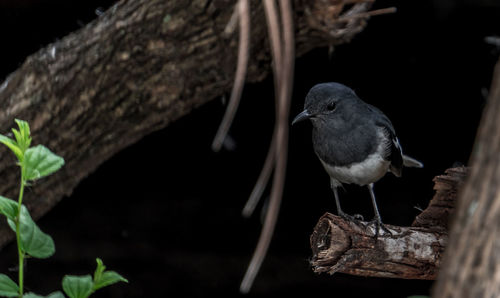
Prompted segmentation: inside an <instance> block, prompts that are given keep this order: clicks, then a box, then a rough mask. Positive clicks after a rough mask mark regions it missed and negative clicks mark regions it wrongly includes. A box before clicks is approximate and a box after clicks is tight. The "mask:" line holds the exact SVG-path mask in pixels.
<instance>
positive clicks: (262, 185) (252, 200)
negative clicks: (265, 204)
mask: <svg viewBox="0 0 500 298" xmlns="http://www.w3.org/2000/svg"><path fill="white" fill-rule="evenodd" d="M275 162H276V131H275V132H273V137H272V140H271V145H269V151H268V152H267V156H266V161H265V162H264V166H263V167H262V170H261V172H260V175H259V178H258V179H257V183H255V186H254V188H253V190H252V193H251V194H250V197H249V198H248V201H247V203H246V204H245V207H244V208H243V211H242V212H241V214H242V215H243V216H244V217H250V216H252V213H253V211H254V210H255V207H256V206H257V204H258V203H259V200H260V199H261V198H262V193H263V192H264V189H266V185H267V183H268V182H269V178H270V177H271V173H272V172H273V169H274V165H275Z"/></svg>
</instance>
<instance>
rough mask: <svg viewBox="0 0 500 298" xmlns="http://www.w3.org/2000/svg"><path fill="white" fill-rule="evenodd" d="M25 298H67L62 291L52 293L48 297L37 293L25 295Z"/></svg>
mask: <svg viewBox="0 0 500 298" xmlns="http://www.w3.org/2000/svg"><path fill="white" fill-rule="evenodd" d="M23 298H65V297H64V294H63V293H61V292H60V291H57V292H54V293H50V294H49V295H47V296H42V295H37V294H35V293H28V294H24V295H23Z"/></svg>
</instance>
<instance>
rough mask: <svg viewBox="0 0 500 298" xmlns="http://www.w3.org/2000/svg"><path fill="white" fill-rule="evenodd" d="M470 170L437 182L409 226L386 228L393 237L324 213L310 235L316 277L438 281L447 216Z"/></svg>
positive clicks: (453, 172) (452, 171)
mask: <svg viewBox="0 0 500 298" xmlns="http://www.w3.org/2000/svg"><path fill="white" fill-rule="evenodd" d="M466 175H467V168H464V167H459V168H451V169H448V170H447V171H446V174H445V175H440V176H437V177H436V178H434V182H435V185H434V189H435V190H436V193H435V195H434V197H433V198H432V200H431V202H430V203H429V206H428V207H427V208H426V209H425V210H424V211H422V213H421V214H420V215H419V216H417V218H416V219H415V221H414V223H413V224H412V226H411V227H398V226H391V225H385V226H386V227H387V228H388V229H389V230H390V231H391V233H392V234H388V233H386V232H384V231H380V232H381V234H380V235H379V236H378V237H377V238H375V229H374V225H366V224H364V223H362V224H361V225H358V224H355V223H352V222H348V221H346V220H344V219H342V218H340V217H338V216H335V215H332V214H330V213H326V214H325V215H323V216H322V217H321V218H320V220H319V221H318V223H317V225H316V227H315V228H314V231H313V234H312V235H311V249H312V253H313V257H312V260H311V265H312V267H313V270H314V272H317V273H321V272H328V273H330V274H334V273H335V272H342V273H348V274H353V275H361V276H374V277H392V278H406V279H435V278H436V276H437V272H438V270H439V267H440V264H441V256H442V254H443V252H444V249H445V245H446V242H447V238H448V234H447V229H446V227H447V222H448V215H449V214H451V213H453V207H454V202H455V199H456V197H457V193H458V190H459V189H460V187H461V186H462V184H463V181H464V180H465V177H466Z"/></svg>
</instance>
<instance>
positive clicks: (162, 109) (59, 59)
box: [0, 0, 370, 246]
mask: <svg viewBox="0 0 500 298" xmlns="http://www.w3.org/2000/svg"><path fill="white" fill-rule="evenodd" d="M234 3H235V1H224V0H213V1H210V0H193V1H183V0H178V1H164V0H128V1H121V2H119V3H117V4H116V5H114V6H113V7H112V8H110V9H109V10H108V11H106V12H105V13H104V14H103V15H101V16H100V17H99V18H98V19H96V20H94V21H93V22H91V23H90V24H88V25H87V26H85V27H84V28H82V29H81V30H79V31H77V32H75V33H73V34H70V35H68V36H67V37H65V38H63V39H62V40H60V41H57V42H55V43H53V44H50V45H48V46H47V47H45V48H43V49H41V50H40V51H38V52H37V53H35V54H33V55H32V56H30V57H28V58H27V59H26V61H25V62H24V64H23V65H22V66H21V67H20V68H19V69H18V70H17V71H15V72H14V73H12V74H11V75H10V76H9V77H8V78H7V79H6V80H5V82H4V83H3V84H1V86H0V102H2V109H0V128H1V131H0V132H1V133H7V132H8V129H9V128H10V127H12V126H13V125H14V121H13V120H14V118H20V119H23V120H27V121H28V122H29V123H30V125H31V128H32V134H33V136H34V143H43V144H45V145H47V146H48V147H49V148H50V149H51V150H53V151H54V152H55V153H57V154H58V155H61V156H63V157H64V159H65V160H66V165H65V166H64V168H63V169H62V171H60V172H58V173H57V174H55V175H53V176H50V177H48V178H47V179H44V180H43V181H42V182H40V183H37V185H34V186H33V187H32V191H30V192H28V193H27V194H26V198H25V203H26V205H27V206H28V208H29V209H30V210H31V212H32V215H33V217H34V218H39V217H40V216H41V215H43V214H44V213H45V212H47V211H48V210H49V209H50V208H51V207H52V206H54V205H55V204H56V203H57V202H58V201H59V200H60V199H61V198H62V197H63V196H64V195H70V194H71V192H72V191H73V189H74V188H75V187H76V185H77V184H78V183H79V181H81V180H82V179H83V178H84V177H86V176H88V175H89V174H90V173H92V172H93V171H94V170H95V169H96V168H97V167H98V166H99V165H100V164H101V163H103V162H104V161H105V160H107V159H108V158H110V157H111V156H112V155H114V154H115V153H117V152H118V151H120V150H121V149H123V148H125V147H126V146H128V145H130V144H133V143H135V142H137V141H138V140H139V139H140V138H142V137H143V136H145V135H147V134H149V133H151V132H153V131H155V130H158V129H161V128H163V127H165V126H167V125H168V124H169V123H171V122H172V121H175V120H176V119H178V118H179V117H181V116H183V115H185V114H187V113H189V111H191V110H192V109H193V108H195V107H197V106H199V105H201V104H203V103H205V102H207V101H209V100H212V99H214V98H217V97H218V96H221V95H223V94H224V93H226V92H227V91H229V90H230V88H231V85H232V82H233V75H234V70H235V65H236V56H237V53H236V51H237V39H236V38H235V36H234V35H236V34H227V33H224V30H225V28H226V26H227V24H228V22H229V20H230V18H231V16H232V14H233V7H234ZM294 4H295V5H294V7H295V23H296V35H297V38H296V40H297V44H296V48H297V51H296V52H297V54H299V55H300V54H303V53H305V52H307V51H309V50H310V49H312V48H315V47H319V46H324V45H327V44H332V45H334V44H339V43H342V42H346V41H348V40H350V39H351V38H352V37H353V36H354V35H355V34H356V33H357V32H359V31H360V30H362V29H363V27H364V26H365V24H366V19H367V17H368V15H366V16H364V15H361V16H358V17H356V14H360V13H363V12H365V11H366V10H367V9H368V8H369V7H370V4H368V3H357V4H354V6H352V7H350V8H349V9H348V10H347V12H345V11H344V10H343V4H342V3H341V2H340V3H339V1H337V0H331V1H305V2H304V1H300V0H297V1H295V3H294ZM251 7H252V20H251V25H252V34H251V36H252V38H251V49H250V51H251V59H250V63H249V68H248V72H247V80H248V81H250V82H256V81H259V80H261V79H263V78H264V77H266V76H267V74H268V72H269V69H270V67H269V61H270V56H269V50H268V46H267V36H266V32H267V30H266V28H265V23H266V22H265V19H264V13H263V12H262V9H261V7H260V1H257V0H255V1H252V6H251ZM332 7H334V8H337V9H336V10H332V9H331V8H332ZM315 12H322V13H315ZM341 13H342V14H341ZM347 13H350V17H348V18H346V19H345V20H340V19H339V20H337V17H339V15H340V16H342V15H343V14H347ZM352 15H354V17H352ZM270 98H272V97H270ZM270 129H271V128H270ZM0 159H1V160H2V162H1V163H0V172H1V173H2V183H1V184H0V194H2V195H5V196H9V197H15V196H16V195H17V188H18V180H19V171H18V169H17V168H16V166H15V162H14V159H12V158H10V159H9V158H8V157H7V150H5V148H0ZM5 230H6V227H5V226H0V246H2V245H3V244H5V242H6V241H7V240H8V239H9V238H10V236H9V234H8V233H5Z"/></svg>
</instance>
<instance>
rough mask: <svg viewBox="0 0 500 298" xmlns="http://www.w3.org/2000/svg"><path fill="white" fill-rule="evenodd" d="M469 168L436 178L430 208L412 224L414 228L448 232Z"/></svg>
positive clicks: (450, 169)
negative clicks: (451, 216)
mask: <svg viewBox="0 0 500 298" xmlns="http://www.w3.org/2000/svg"><path fill="white" fill-rule="evenodd" d="M468 173H469V168H467V167H456V168H449V169H447V170H446V171H445V174H444V175H439V176H436V177H434V179H433V181H434V190H435V191H436V193H435V194H434V196H433V197H432V200H431V201H430V203H429V206H427V208H425V210H424V211H422V212H421V213H420V214H419V215H417V217H416V218H415V220H414V221H413V223H412V225H411V226H412V227H425V228H428V229H430V230H437V231H442V232H446V231H448V224H449V221H450V215H451V214H452V213H453V211H454V209H455V202H456V199H457V196H458V192H459V190H460V189H461V188H462V185H463V184H464V182H465V179H466V177H467V174H468Z"/></svg>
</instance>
